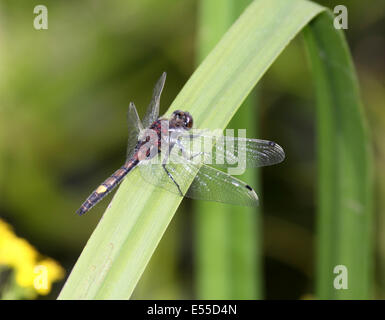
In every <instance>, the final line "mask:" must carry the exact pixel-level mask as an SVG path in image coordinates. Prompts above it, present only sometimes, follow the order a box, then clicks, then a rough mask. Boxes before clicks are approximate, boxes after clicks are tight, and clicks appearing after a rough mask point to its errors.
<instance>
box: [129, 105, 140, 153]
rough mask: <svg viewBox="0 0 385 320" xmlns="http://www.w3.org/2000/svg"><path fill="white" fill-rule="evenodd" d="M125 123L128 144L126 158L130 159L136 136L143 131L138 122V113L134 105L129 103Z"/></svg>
mask: <svg viewBox="0 0 385 320" xmlns="http://www.w3.org/2000/svg"><path fill="white" fill-rule="evenodd" d="M127 123H128V143H127V157H130V156H131V155H132V153H133V151H134V148H135V146H136V144H137V143H138V136H139V133H140V131H141V130H143V126H142V123H141V122H140V119H139V116H138V112H137V111H136V108H135V105H134V104H133V103H132V102H130V105H129V106H128V111H127Z"/></svg>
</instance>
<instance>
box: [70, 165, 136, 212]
mask: <svg viewBox="0 0 385 320" xmlns="http://www.w3.org/2000/svg"><path fill="white" fill-rule="evenodd" d="M138 162H139V161H138V160H136V159H131V160H128V161H126V163H125V164H124V165H123V166H122V167H120V168H119V169H118V170H116V171H115V172H114V174H113V175H111V176H110V177H109V178H108V179H107V180H105V181H104V182H103V183H102V184H101V185H100V186H99V187H97V188H96V190H95V191H94V192H92V193H91V195H90V196H89V197H88V198H87V199H86V201H84V203H83V204H82V206H81V207H80V208H79V209H78V210H77V211H76V213H77V214H78V215H83V214H85V213H86V212H87V211H89V210H90V209H91V208H92V207H93V206H95V205H96V204H97V203H98V202H99V201H100V200H102V199H103V198H104V197H105V196H106V195H107V194H108V193H110V192H111V191H112V190H113V189H114V188H115V187H116V186H117V185H118V184H119V183H120V182H121V181H122V180H123V178H124V177H125V176H126V175H127V173H129V172H130V171H131V170H132V169H133V168H134V167H135V166H136V165H137V164H138Z"/></svg>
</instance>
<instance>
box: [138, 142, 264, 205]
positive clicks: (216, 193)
mask: <svg viewBox="0 0 385 320" xmlns="http://www.w3.org/2000/svg"><path fill="white" fill-rule="evenodd" d="M175 149H177V148H173V150H175ZM173 152H174V151H172V152H171V154H170V157H169V158H170V159H169V160H170V161H168V162H167V163H164V158H162V156H159V157H155V158H153V159H151V160H146V161H142V163H141V164H140V165H139V170H140V174H141V176H142V177H143V178H144V179H145V180H146V181H148V182H149V183H151V184H154V185H156V186H158V187H160V188H163V189H166V190H168V191H170V192H172V193H175V194H179V195H181V196H186V197H189V198H193V199H199V200H208V201H217V202H223V203H228V204H234V205H241V206H257V205H258V197H257V195H256V193H255V192H254V190H253V189H252V188H251V187H250V186H248V185H247V184H246V183H244V182H242V181H240V180H239V179H236V178H234V177H232V176H230V175H228V174H226V173H224V172H222V171H219V170H217V169H214V168H212V167H209V166H207V165H200V164H198V163H195V162H193V161H190V160H187V159H185V158H184V157H181V156H179V155H176V154H175V153H174V154H173ZM163 164H164V166H163ZM191 181H192V183H191ZM189 183H191V185H190V186H189Z"/></svg>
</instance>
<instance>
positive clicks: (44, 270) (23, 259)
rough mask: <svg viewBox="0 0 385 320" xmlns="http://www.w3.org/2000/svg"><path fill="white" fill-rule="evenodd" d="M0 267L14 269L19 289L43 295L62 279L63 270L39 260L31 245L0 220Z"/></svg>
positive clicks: (53, 264) (48, 262) (49, 260)
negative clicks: (22, 288)
mask: <svg viewBox="0 0 385 320" xmlns="http://www.w3.org/2000/svg"><path fill="white" fill-rule="evenodd" d="M0 265H5V266H8V267H10V268H12V269H14V271H15V279H16V283H17V284H18V285H19V286H20V287H24V288H32V289H34V290H35V291H36V292H38V293H39V294H43V295H45V294H48V293H49V292H50V290H51V286H52V283H53V282H55V281H58V280H60V279H62V278H63V277H64V269H63V268H62V267H61V266H60V265H59V264H58V263H57V262H56V261H54V260H52V259H50V258H41V257H40V254H39V252H38V251H37V250H36V249H35V248H34V247H33V246H32V245H30V244H29V243H28V242H27V241H26V240H25V239H22V238H18V237H17V236H16V235H15V234H14V233H13V231H12V228H11V227H10V226H9V225H8V224H6V223H5V222H4V221H2V220H1V219H0Z"/></svg>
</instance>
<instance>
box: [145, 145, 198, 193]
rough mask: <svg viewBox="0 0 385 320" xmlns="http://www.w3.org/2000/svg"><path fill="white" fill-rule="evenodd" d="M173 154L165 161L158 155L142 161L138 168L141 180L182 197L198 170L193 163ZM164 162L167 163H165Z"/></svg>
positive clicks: (162, 156)
mask: <svg viewBox="0 0 385 320" xmlns="http://www.w3.org/2000/svg"><path fill="white" fill-rule="evenodd" d="M173 149H176V148H173ZM173 152H174V151H172V152H171V154H170V157H169V158H167V159H166V158H165V156H164V155H162V154H159V155H157V156H155V157H154V158H152V159H150V160H142V161H141V162H140V163H139V166H138V167H139V171H140V174H141V176H142V178H143V179H144V180H146V181H147V182H149V183H151V184H153V185H156V186H157V187H160V188H162V189H165V190H168V191H170V192H172V193H175V194H179V195H181V196H182V195H183V196H184V195H185V194H186V193H187V189H188V186H189V184H190V183H191V181H192V180H193V179H194V177H195V174H196V173H197V171H198V170H199V168H197V166H196V165H195V164H194V163H192V162H190V161H185V160H184V159H183V158H181V157H178V156H175V155H173ZM166 160H169V161H167V163H165V162H166ZM171 177H172V178H171Z"/></svg>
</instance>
